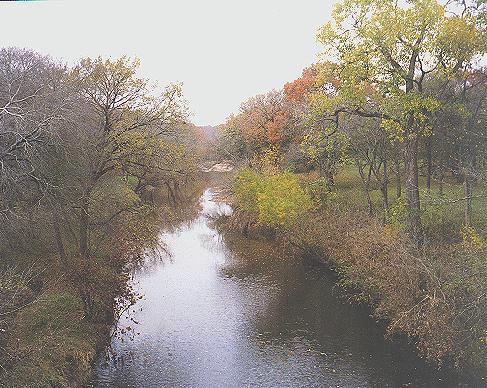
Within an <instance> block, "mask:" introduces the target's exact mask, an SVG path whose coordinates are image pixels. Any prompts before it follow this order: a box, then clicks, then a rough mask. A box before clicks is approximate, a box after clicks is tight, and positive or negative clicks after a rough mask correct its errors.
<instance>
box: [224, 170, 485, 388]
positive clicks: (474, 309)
mask: <svg viewBox="0 0 487 388" xmlns="http://www.w3.org/2000/svg"><path fill="white" fill-rule="evenodd" d="M242 179H243V180H242ZM242 179H241V180H240V183H239V184H240V187H237V191H238V192H237V195H236V202H235V204H234V206H235V207H236V211H235V213H234V217H233V219H232V220H231V221H230V222H231V224H232V225H233V227H234V228H236V229H238V230H239V231H240V232H242V233H244V234H245V235H247V236H251V237H252V236H254V237H255V236H258V235H265V236H267V237H270V238H277V239H278V240H280V241H281V242H283V243H287V244H291V245H293V246H297V247H299V248H300V249H301V250H302V251H303V252H305V254H307V255H311V256H314V257H320V258H324V262H325V263H326V265H327V266H329V267H331V268H333V270H334V271H335V272H337V273H338V274H339V277H340V281H339V284H340V285H341V286H343V288H344V289H345V290H346V291H347V295H349V297H350V299H351V300H353V301H354V302H355V303H363V304H366V305H368V306H369V307H370V308H371V311H372V314H373V316H374V318H375V319H376V320H381V321H384V322H387V328H386V335H387V336H389V337H391V338H392V337H393V336H395V335H406V336H407V337H408V338H409V341H410V343H411V344H412V345H413V346H414V347H415V348H416V349H417V350H418V352H419V354H420V355H421V356H422V357H424V358H425V359H426V360H427V362H430V363H433V364H434V365H436V366H437V367H438V368H443V369H454V370H457V371H459V372H460V373H462V374H464V375H469V378H470V377H471V376H474V379H475V380H476V381H478V382H480V381H482V379H485V378H486V377H485V376H486V370H487V364H486V360H487V358H486V352H487V349H486V346H485V343H484V342H483V341H482V338H483V337H482V335H483V329H484V327H483V326H482V323H483V321H482V319H481V317H482V315H481V314H482V311H483V310H482V308H483V307H481V306H480V305H479V303H482V298H481V295H482V290H484V289H485V284H484V282H483V280H482V276H481V274H482V272H481V268H482V257H485V256H484V253H485V252H484V251H483V250H482V249H476V248H475V247H472V245H470V244H468V241H467V242H463V243H456V244H450V245H446V244H443V245H440V244H438V245H433V244H431V245H429V246H428V249H427V250H424V251H422V252H419V251H418V250H417V249H416V247H415V245H414V244H412V243H411V241H410V240H409V238H408V237H407V235H406V234H405V232H404V231H403V230H402V229H401V228H400V227H398V226H397V225H394V224H386V225H385V226H384V224H383V222H382V220H379V219H378V218H376V217H371V216H370V215H369V214H367V211H366V210H364V209H360V208H359V207H353V206H350V204H349V203H345V202H344V201H342V200H339V199H338V200H337V197H338V198H339V195H340V194H341V193H340V192H339V191H338V195H335V196H332V197H331V198H330V197H328V198H326V199H325V203H322V204H321V206H319V207H313V208H312V209H310V211H305V212H304V214H301V216H300V217H299V219H297V220H296V221H294V222H286V220H283V221H284V222H280V223H279V224H277V225H269V223H266V222H262V220H265V218H264V217H263V216H262V214H261V213H259V211H262V209H265V211H266V212H268V214H273V212H277V213H276V214H278V213H279V212H278V210H279V209H280V208H282V206H287V207H288V208H290V209H293V206H294V205H293V204H292V203H290V201H291V202H292V194H290V191H289V190H284V191H283V192H282V193H280V192H279V190H280V188H279V187H280V186H279V185H275V184H274V185H273V183H272V182H270V183H265V182H264V183H262V182H260V181H259V180H260V179H265V178H258V177H256V176H254V177H252V175H250V178H249V175H247V176H245V177H244V178H242ZM256 179H257V181H256ZM273 179H274V180H276V179H278V178H273ZM282 179H284V178H282ZM242 182H244V186H245V187H244V188H242ZM301 185H302V186H303V187H305V188H306V181H305V180H302V182H301ZM281 186H282V185H281ZM256 187H257V188H258V187H260V189H257V190H266V191H262V193H261V194H257V197H256V196H255V190H256ZM242 193H243V194H242ZM257 198H258V200H257ZM268 198H271V199H272V200H271V201H270V202H269V203H267V202H265V201H267V199H268ZM300 202H302V198H301V199H300ZM272 206H275V208H272ZM297 207H298V204H297V206H296V208H297ZM465 268H468V273H466V272H465Z"/></svg>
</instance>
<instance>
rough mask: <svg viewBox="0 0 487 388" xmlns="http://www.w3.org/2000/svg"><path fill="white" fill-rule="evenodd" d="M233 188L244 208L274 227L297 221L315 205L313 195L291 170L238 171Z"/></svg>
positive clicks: (259, 219)
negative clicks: (265, 172)
mask: <svg viewBox="0 0 487 388" xmlns="http://www.w3.org/2000/svg"><path fill="white" fill-rule="evenodd" d="M234 191H235V196H236V199H237V203H238V205H239V206H240V207H241V208H242V209H244V210H246V211H248V212H251V213H253V214H254V215H255V216H256V218H257V219H258V221H259V223H261V224H264V225H267V226H272V227H279V226H287V225H290V224H292V223H294V222H295V221H296V220H297V219H298V218H299V217H300V216H302V215H304V214H305V213H306V212H307V211H308V210H309V209H310V208H311V206H312V200H311V198H310V196H309V195H308V194H307V193H306V192H305V190H304V189H303V188H302V187H301V185H300V184H299V180H298V178H297V177H296V175H294V174H293V173H291V172H281V173H278V174H273V175H263V174H259V173H257V172H255V171H252V170H249V169H245V170H242V171H241V172H240V173H239V174H238V175H237V177H236V180H235V185H234Z"/></svg>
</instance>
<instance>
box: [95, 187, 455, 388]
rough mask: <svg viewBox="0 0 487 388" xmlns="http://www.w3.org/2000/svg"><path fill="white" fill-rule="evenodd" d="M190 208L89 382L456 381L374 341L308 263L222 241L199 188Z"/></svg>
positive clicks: (371, 327)
mask: <svg viewBox="0 0 487 388" xmlns="http://www.w3.org/2000/svg"><path fill="white" fill-rule="evenodd" d="M201 204H202V211H201V213H200V214H199V215H198V216H197V218H196V219H195V220H193V221H192V222H191V223H189V224H187V225H185V226H182V227H180V228H179V229H177V230H176V231H175V232H171V233H166V234H163V235H161V239H163V241H165V243H166V245H167V247H168V249H169V251H170V252H171V255H172V257H171V259H170V260H166V261H165V262H159V261H151V262H148V263H147V265H146V266H144V267H143V268H142V269H140V270H138V271H137V273H136V275H135V283H136V289H137V290H139V292H140V293H142V294H143V295H144V299H142V300H140V301H139V302H138V303H137V305H136V313H135V315H134V316H133V317H134V319H135V320H136V321H137V322H138V325H136V331H137V332H139V333H140V334H138V335H136V336H135V337H134V338H133V339H129V338H128V337H125V338H124V337H122V338H116V339H114V340H113V343H112V348H113V350H114V351H115V355H113V354H111V353H109V352H107V353H106V354H105V355H102V356H101V357H100V358H99V361H98V364H97V381H96V383H95V386H98V387H144V388H145V387H404V386H409V387H450V386H458V384H454V383H453V382H451V381H450V382H449V381H447V380H445V379H443V380H441V381H438V378H439V377H438V376H435V375H434V374H433V373H432V372H431V371H430V370H429V369H427V368H426V367H425V366H424V365H423V364H422V363H421V362H420V361H418V359H417V358H415V357H414V355H412V354H411V352H410V351H408V350H405V349H399V348H398V346H397V345H392V344H390V343H388V342H386V341H385V340H384V339H383V333H382V332H381V330H380V329H379V328H378V327H377V324H375V323H374V322H373V321H372V320H371V319H370V318H369V317H368V315H367V313H366V312H365V311H363V310H361V309H359V308H357V307H354V306H350V305H348V304H347V303H346V301H345V300H344V299H343V298H340V296H339V290H337V289H336V288H335V287H334V283H335V281H334V280H333V279H332V277H331V276H330V275H329V274H328V273H327V271H326V270H324V269H323V268H321V267H320V266H319V265H317V264H314V263H311V262H306V260H302V259H301V258H296V257H293V255H291V254H289V252H286V251H283V250H282V249H281V248H277V247H275V246H273V245H272V244H270V243H265V242H256V241H249V240H245V239H244V238H242V237H240V236H226V237H225V240H224V239H223V237H222V236H221V235H220V234H219V233H218V232H217V231H216V230H215V229H214V228H213V227H212V226H211V222H210V221H209V219H208V217H207V215H209V214H214V213H218V212H229V211H230V209H229V208H228V206H226V205H224V204H218V203H216V202H215V201H213V200H212V191H211V190H207V191H206V192H205V193H204V195H203V197H202V198H201ZM119 324H120V325H122V326H127V325H130V324H131V323H130V322H129V321H128V318H127V317H124V318H123V319H122V320H121V322H120V323H119ZM108 355H110V356H109V357H108Z"/></svg>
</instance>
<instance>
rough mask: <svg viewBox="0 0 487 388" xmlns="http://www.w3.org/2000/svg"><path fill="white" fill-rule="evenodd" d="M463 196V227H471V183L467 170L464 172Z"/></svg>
mask: <svg viewBox="0 0 487 388" xmlns="http://www.w3.org/2000/svg"><path fill="white" fill-rule="evenodd" d="M463 194H464V197H465V201H464V224H465V226H472V182H471V180H470V176H469V174H468V172H467V169H465V170H464V180H463Z"/></svg>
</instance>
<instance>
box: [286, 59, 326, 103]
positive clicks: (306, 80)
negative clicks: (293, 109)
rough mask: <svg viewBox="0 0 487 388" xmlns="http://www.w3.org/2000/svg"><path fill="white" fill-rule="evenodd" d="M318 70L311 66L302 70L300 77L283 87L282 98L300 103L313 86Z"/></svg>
mask: <svg viewBox="0 0 487 388" xmlns="http://www.w3.org/2000/svg"><path fill="white" fill-rule="evenodd" d="M317 75H318V69H317V67H316V65H311V66H310V67H307V68H305V69H304V70H303V73H302V75H301V77H299V78H298V79H296V80H294V81H292V82H288V83H286V84H285V85H284V97H285V99H287V100H289V101H302V100H303V98H304V96H305V95H306V93H308V92H309V91H311V89H312V88H313V86H314V85H315V81H316V76H317Z"/></svg>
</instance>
